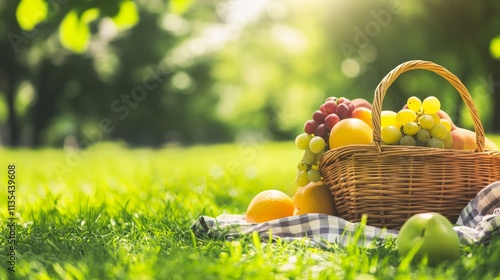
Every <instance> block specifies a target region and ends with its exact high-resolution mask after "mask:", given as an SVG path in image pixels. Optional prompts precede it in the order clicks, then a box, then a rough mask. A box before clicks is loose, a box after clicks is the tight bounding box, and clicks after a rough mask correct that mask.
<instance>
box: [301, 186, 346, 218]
mask: <svg viewBox="0 0 500 280" xmlns="http://www.w3.org/2000/svg"><path fill="white" fill-rule="evenodd" d="M293 201H294V210H293V215H302V214H306V213H323V214H327V215H336V213H337V211H336V210H335V206H334V204H333V196H332V194H331V192H330V189H329V188H328V185H326V184H324V183H323V182H317V183H314V182H311V183H308V184H307V185H305V186H303V187H299V188H298V189H297V191H296V192H295V195H294V196H293Z"/></svg>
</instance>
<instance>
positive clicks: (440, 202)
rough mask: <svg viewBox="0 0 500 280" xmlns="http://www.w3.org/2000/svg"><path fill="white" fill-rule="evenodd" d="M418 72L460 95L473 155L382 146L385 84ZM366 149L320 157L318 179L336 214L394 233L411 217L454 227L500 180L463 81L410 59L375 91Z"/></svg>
mask: <svg viewBox="0 0 500 280" xmlns="http://www.w3.org/2000/svg"><path fill="white" fill-rule="evenodd" d="M414 69H423V70H429V71H432V72H435V73H437V74H438V75H440V76H441V77H443V78H445V79H446V80H447V81H448V82H449V83H450V84H451V85H453V86H454V87H455V89H456V90H457V91H458V92H459V94H460V96H461V97H462V99H463V101H464V103H465V104H466V106H467V108H468V109H469V112H470V114H471V116H472V119H473V121H474V130H475V132H476V143H477V150H476V151H462V150H450V149H437V148H427V147H409V146H393V145H381V128H380V115H381V110H382V103H383V100H384V97H385V94H386V92H387V89H388V88H389V86H390V85H391V84H392V82H394V80H395V79H396V78H397V77H398V76H399V75H400V74H402V73H404V72H406V71H409V70H414ZM372 105H373V110H372V114H373V116H372V121H373V128H374V130H373V139H374V143H373V144H371V145H349V146H344V147H339V148H336V149H332V150H329V151H327V152H326V153H325V155H324V156H323V157H322V159H321V162H320V170H321V173H322V176H323V180H324V181H325V182H326V183H327V184H328V185H329V187H330V189H331V191H332V194H333V196H334V203H335V206H336V207H337V210H338V215H339V216H340V217H341V218H344V219H346V220H348V221H350V222H359V221H360V220H361V216H362V214H367V215H368V224H369V225H373V226H377V227H387V228H390V229H399V228H400V227H401V226H402V225H403V223H404V222H405V221H406V220H407V219H408V218H409V217H411V216H412V215H414V214H417V213H422V212H439V213H441V214H443V215H444V216H446V217H447V218H448V219H450V221H451V222H452V223H455V222H456V221H457V219H458V216H459V215H460V212H461V211H462V210H463V208H464V207H465V206H466V205H467V203H468V202H469V201H470V200H471V199H472V198H473V197H475V196H476V194H477V193H478V192H479V191H480V190H481V189H483V188H484V187H485V186H487V185H489V184H490V183H492V182H495V181H500V152H498V151H485V150H484V129H483V126H482V123H481V120H480V118H479V114H478V113H477V110H476V108H475V106H474V102H473V100H472V99H471V96H470V94H469V92H468V90H467V89H466V88H465V86H464V85H463V84H462V82H461V81H460V80H459V79H458V78H457V77H456V76H455V75H453V74H452V73H450V72H449V71H448V70H447V69H445V68H444V67H442V66H440V65H437V64H435V63H433V62H429V61H421V60H412V61H408V62H405V63H402V64H400V65H399V66H397V67H396V68H394V69H393V70H392V71H391V72H389V73H388V74H387V75H386V76H385V77H384V78H383V79H382V81H381V82H380V84H379V85H378V86H377V88H376V90H375V96H374V100H373V104H372Z"/></svg>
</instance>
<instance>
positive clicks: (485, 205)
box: [191, 181, 500, 246]
mask: <svg viewBox="0 0 500 280" xmlns="http://www.w3.org/2000/svg"><path fill="white" fill-rule="evenodd" d="M358 225H359V224H358V223H350V222H348V221H346V220H344V219H342V218H339V217H335V216H329V215H325V214H305V215H300V216H290V217H286V218H281V219H276V220H272V221H269V222H265V223H248V222H246V220H245V216H244V215H232V214H223V215H220V216H218V217H216V218H212V217H207V216H201V217H199V218H198V220H197V221H196V222H195V223H194V224H193V225H192V227H191V229H192V230H193V231H194V233H195V234H203V235H208V236H212V237H217V238H226V239H231V238H234V237H238V236H241V235H245V234H251V233H252V232H257V233H258V234H259V235H260V236H261V238H263V239H266V238H269V236H272V237H279V238H281V239H283V240H289V241H291V240H295V239H302V238H305V240H306V241H310V242H311V243H314V244H317V245H320V246H323V245H326V244H332V243H338V244H340V245H344V246H345V245H346V244H348V243H349V242H350V240H351V239H352V238H353V235H354V232H355V231H356V229H357V227H358ZM454 229H455V231H456V232H457V234H458V236H459V237H460V240H461V242H462V243H464V244H473V243H487V242H488V241H489V240H491V238H492V237H493V238H494V237H495V236H499V235H500V181H499V182H495V183H492V184H491V185H488V186H487V187H485V188H484V189H483V190H482V191H481V192H479V193H478V195H477V196H476V197H475V198H474V199H473V200H471V201H470V202H469V204H468V205H467V206H466V207H465V208H464V210H463V211H462V213H461V214H460V217H459V219H458V221H457V222H456V224H455V227H454ZM397 234H398V231H397V230H386V229H381V228H378V227H373V226H369V225H367V226H365V229H364V236H363V238H362V241H358V243H359V242H362V244H360V245H362V246H368V245H369V244H371V242H372V241H374V240H383V239H384V238H387V237H388V236H392V237H396V236H397Z"/></svg>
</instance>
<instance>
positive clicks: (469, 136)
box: [451, 127, 476, 151]
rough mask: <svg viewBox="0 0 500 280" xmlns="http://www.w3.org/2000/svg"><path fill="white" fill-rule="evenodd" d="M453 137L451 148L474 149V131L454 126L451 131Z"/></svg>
mask: <svg viewBox="0 0 500 280" xmlns="http://www.w3.org/2000/svg"><path fill="white" fill-rule="evenodd" d="M451 136H452V137H453V144H452V145H451V148H452V149H455V150H471V151H473V150H475V149H476V133H474V132H473V131H470V130H468V129H465V128H460V127H458V128H456V129H454V130H453V131H452V132H451Z"/></svg>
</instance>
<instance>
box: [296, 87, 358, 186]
mask: <svg viewBox="0 0 500 280" xmlns="http://www.w3.org/2000/svg"><path fill="white" fill-rule="evenodd" d="M353 110H354V104H352V102H351V100H349V99H347V98H345V97H340V98H337V97H328V98H327V99H326V100H325V102H324V103H323V104H321V106H320V107H319V109H318V110H316V111H314V113H313V114H312V119H311V120H308V121H306V123H305V124H304V133H302V134H299V135H298V136H297V138H295V145H296V146H297V148H298V149H299V150H303V151H304V156H303V157H302V160H301V161H300V162H299V164H298V167H297V169H298V172H297V177H296V179H295V182H296V183H297V185H298V186H300V187H302V186H305V185H307V184H308V183H309V182H318V181H320V180H321V174H320V172H319V159H320V158H321V156H322V155H323V154H324V152H325V151H326V150H328V140H329V137H330V131H331V130H332V128H333V127H334V126H335V124H337V123H338V122H339V121H340V120H343V119H347V118H350V117H351V114H352V111H353Z"/></svg>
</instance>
